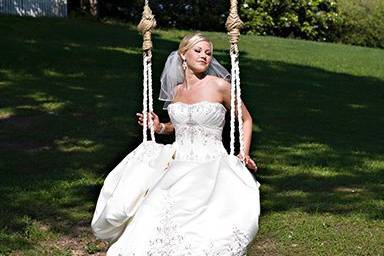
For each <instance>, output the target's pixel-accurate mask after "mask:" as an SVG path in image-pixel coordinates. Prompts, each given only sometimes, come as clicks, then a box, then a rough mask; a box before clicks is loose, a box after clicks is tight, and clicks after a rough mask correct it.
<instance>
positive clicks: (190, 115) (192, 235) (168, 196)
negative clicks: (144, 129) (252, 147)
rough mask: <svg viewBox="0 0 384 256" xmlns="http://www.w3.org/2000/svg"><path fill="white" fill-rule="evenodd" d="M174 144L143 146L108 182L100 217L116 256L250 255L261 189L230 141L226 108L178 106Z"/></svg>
mask: <svg viewBox="0 0 384 256" xmlns="http://www.w3.org/2000/svg"><path fill="white" fill-rule="evenodd" d="M168 113H169V116H170V118H171V121H172V123H173V125H174V127H175V133H176V140H175V142H174V143H173V144H166V145H163V144H159V143H155V142H153V141H147V142H143V143H141V144H140V145H139V146H138V147H137V148H136V149H135V150H134V151H132V152H131V153H129V154H128V155H127V156H126V157H125V158H124V159H123V160H122V161H121V162H120V163H119V164H118V165H117V166H116V167H115V168H114V169H113V170H112V172H111V173H109V175H108V176H107V178H106V179H105V181H104V185H103V188H102V190H101V192H100V195H99V199H98V201H97V206H96V210H95V213H94V216H93V219H92V230H93V232H94V234H95V235H96V236H97V237H98V238H99V239H104V240H110V241H112V242H113V243H112V245H111V246H110V247H109V249H108V252H107V255H108V256H117V255H121V256H157V255H159V256H160V255H161V256H187V255H191V256H240V255H241V256H243V255H246V253H247V251H246V250H247V247H248V245H249V243H250V242H251V241H252V239H253V238H254V237H255V235H256V233H257V230H258V220H259V214H260V201H259V186H260V184H259V183H258V182H257V181H256V180H255V179H254V178H253V176H252V175H251V174H250V172H249V171H248V169H247V168H246V167H245V166H244V165H242V163H241V162H240V160H239V159H238V158H237V157H236V156H233V155H229V154H228V153H227V151H226V150H225V148H224V146H223V144H222V130H223V126H224V123H225V113H226V108H225V107H224V106H223V105H222V104H221V103H218V102H209V101H201V102H198V103H195V104H186V103H181V102H176V103H171V104H170V105H169V106H168Z"/></svg>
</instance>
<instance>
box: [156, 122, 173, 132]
mask: <svg viewBox="0 0 384 256" xmlns="http://www.w3.org/2000/svg"><path fill="white" fill-rule="evenodd" d="M173 130H174V127H173V124H172V122H168V123H159V125H157V127H156V129H155V132H156V133H158V134H172V133H173Z"/></svg>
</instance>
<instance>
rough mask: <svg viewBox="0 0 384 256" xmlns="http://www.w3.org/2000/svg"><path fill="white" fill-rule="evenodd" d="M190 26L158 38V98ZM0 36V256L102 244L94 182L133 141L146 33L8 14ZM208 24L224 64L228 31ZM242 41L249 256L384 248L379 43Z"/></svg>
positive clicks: (94, 249) (89, 249) (383, 58)
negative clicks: (253, 195)
mask: <svg viewBox="0 0 384 256" xmlns="http://www.w3.org/2000/svg"><path fill="white" fill-rule="evenodd" d="M187 32H188V31H180V30H168V31H159V30H157V31H156V32H155V34H154V36H153V40H154V51H153V54H154V56H153V62H154V64H153V78H154V83H155V84H154V86H155V90H154V91H155V94H154V96H155V97H156V99H157V96H158V90H159V76H160V74H161V71H162V67H163V64H164V62H165V59H166V57H167V55H168V54H169V52H170V51H171V50H174V49H176V48H177V47H178V42H179V40H180V37H181V36H183V35H184V34H185V33H187ZM0 35H1V40H0V194H1V195H2V198H3V199H2V200H0V255H2V254H4V255H8V254H11V255H90V254H98V253H101V252H103V251H104V250H105V248H106V245H105V244H104V243H101V242H98V241H96V240H95V239H94V238H93V236H92V235H91V232H90V228H89V224H90V219H91V217H92V213H93V210H94V206H95V202H96V199H97V196H98V193H99V190H100V188H101V184H102V181H103V179H104V177H105V176H106V174H107V173H108V172H109V171H110V170H111V169H112V168H113V167H114V166H115V165H116V164H117V163H118V162H119V161H120V160H121V159H122V158H123V157H124V156H125V155H126V154H127V153H128V152H130V151H131V150H132V149H133V148H134V147H135V146H137V145H138V144H139V142H140V140H141V138H140V136H138V134H139V135H141V129H140V127H139V126H138V125H137V123H136V118H135V113H136V112H138V111H140V109H141V97H142V96H141V95H142V93H141V83H142V53H141V40H142V39H141V36H140V35H139V34H138V33H137V32H136V31H135V30H134V28H132V27H130V26H122V25H112V24H99V23H94V22H90V21H84V20H73V19H53V18H41V19H32V18H17V17H4V16H3V17H1V16H0ZM206 35H208V37H209V38H211V39H212V41H213V42H214V45H215V49H214V55H215V56H216V57H217V58H218V59H219V60H220V61H221V62H222V63H223V64H224V65H226V66H227V67H229V66H228V63H229V56H228V40H227V36H226V35H225V34H222V33H208V32H207V33H206ZM239 47H240V49H241V56H240V65H241V66H240V68H241V82H242V88H243V98H244V101H245V102H246V104H247V106H248V108H249V110H250V112H251V114H252V116H253V120H254V136H253V143H252V155H253V157H254V159H255V160H256V162H257V163H258V166H259V167H260V171H259V173H258V174H257V178H258V180H259V181H260V183H261V184H262V186H261V201H262V216H261V219H260V230H259V233H258V236H257V237H256V239H255V241H254V242H253V243H252V246H251V248H250V249H249V255H250V256H253V255H303V256H304V255H305V256H309V255H383V252H382V248H384V214H383V213H384V194H383V191H384V186H383V182H382V181H383V179H384V172H383V171H384V132H383V127H384V117H383V113H384V69H383V66H384V50H378V49H368V48H361V47H351V46H344V45H336V44H325V43H313V42H307V41H298V40H287V39H278V38H270V37H254V36H242V37H241V40H240V45H239ZM155 104H156V106H155V109H156V111H157V112H158V113H159V115H160V117H161V119H164V118H167V114H166V113H165V112H164V111H162V110H161V102H159V101H157V100H156V101H155ZM227 130H228V129H226V131H227ZM172 140H173V138H167V137H159V141H160V142H163V143H169V142H171V141H172Z"/></svg>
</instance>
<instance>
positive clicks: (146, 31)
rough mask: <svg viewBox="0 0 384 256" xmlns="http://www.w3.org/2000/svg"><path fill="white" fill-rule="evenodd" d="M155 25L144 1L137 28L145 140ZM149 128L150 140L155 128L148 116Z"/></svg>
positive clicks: (151, 108)
mask: <svg viewBox="0 0 384 256" xmlns="http://www.w3.org/2000/svg"><path fill="white" fill-rule="evenodd" d="M155 27H156V20H155V16H154V15H153V14H152V10H151V8H150V7H149V5H148V0H146V1H145V5H144V10H143V15H142V18H141V21H140V23H139V25H137V29H138V30H139V31H140V32H141V34H142V35H143V66H144V69H143V112H142V113H143V119H144V120H143V141H147V129H148V127H147V120H148V119H147V112H148V108H149V112H150V113H152V112H153V97H152V93H153V89H152V39H151V34H152V30H153V29H154V28H155ZM149 128H150V131H151V140H153V141H155V130H154V127H153V120H152V118H149Z"/></svg>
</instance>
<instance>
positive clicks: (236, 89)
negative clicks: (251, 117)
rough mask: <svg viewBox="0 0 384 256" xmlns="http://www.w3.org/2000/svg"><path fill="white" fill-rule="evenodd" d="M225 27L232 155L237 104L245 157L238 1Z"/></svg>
mask: <svg viewBox="0 0 384 256" xmlns="http://www.w3.org/2000/svg"><path fill="white" fill-rule="evenodd" d="M225 26H226V28H227V31H228V35H229V37H230V43H231V48H230V56H231V77H232V79H231V134H230V138H231V143H230V154H231V155H233V154H234V151H235V104H236V110H237V119H238V124H239V143H240V154H241V155H242V156H244V155H245V149H244V131H243V113H242V102H241V88H240V68H239V48H238V42H239V39H240V29H241V27H242V26H243V22H242V21H241V19H240V17H239V15H238V13H237V0H231V7H230V11H229V15H228V18H227V21H226V23H225Z"/></svg>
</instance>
